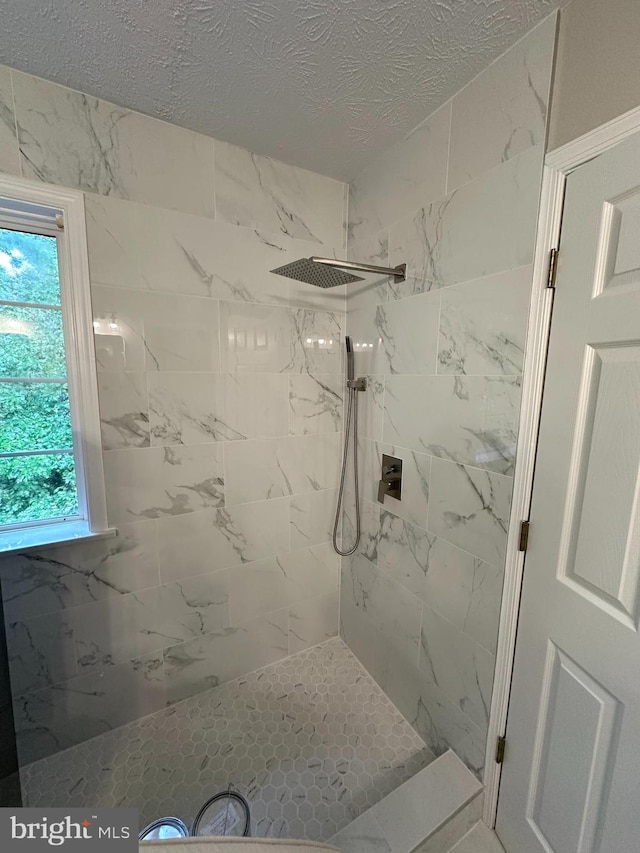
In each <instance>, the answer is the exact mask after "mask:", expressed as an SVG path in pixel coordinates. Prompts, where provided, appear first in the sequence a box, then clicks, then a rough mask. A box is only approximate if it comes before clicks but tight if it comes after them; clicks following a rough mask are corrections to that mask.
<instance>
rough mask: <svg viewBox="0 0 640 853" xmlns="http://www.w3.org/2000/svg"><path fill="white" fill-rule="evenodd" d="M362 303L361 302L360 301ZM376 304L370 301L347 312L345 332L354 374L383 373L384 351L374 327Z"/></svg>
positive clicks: (369, 374)
mask: <svg viewBox="0 0 640 853" xmlns="http://www.w3.org/2000/svg"><path fill="white" fill-rule="evenodd" d="M360 304H362V303H360ZM376 309H377V305H376V304H374V303H373V302H370V303H368V304H366V305H364V304H363V307H361V308H354V309H353V310H350V311H349V312H348V314H347V334H348V335H349V336H350V337H351V343H352V346H353V365H354V370H355V373H356V376H371V375H375V374H380V375H384V373H385V364H386V361H385V359H384V352H383V350H382V347H381V342H380V340H379V338H378V329H377V328H376Z"/></svg>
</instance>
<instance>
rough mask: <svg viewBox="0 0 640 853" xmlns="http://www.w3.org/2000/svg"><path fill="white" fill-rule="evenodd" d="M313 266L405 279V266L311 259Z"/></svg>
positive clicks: (332, 259) (399, 279)
mask: <svg viewBox="0 0 640 853" xmlns="http://www.w3.org/2000/svg"><path fill="white" fill-rule="evenodd" d="M309 260H310V261H313V263H314V264H325V266H328V267H338V269H343V270H357V271H358V272H378V273H381V274H382V275H392V276H393V277H394V279H395V280H396V281H405V280H406V278H407V265H406V264H398V266H397V267H377V266H375V265H374V264H354V263H353V261H338V260H336V259H335V258H317V257H311V258H309Z"/></svg>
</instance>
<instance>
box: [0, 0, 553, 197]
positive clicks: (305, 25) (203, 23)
mask: <svg viewBox="0 0 640 853" xmlns="http://www.w3.org/2000/svg"><path fill="white" fill-rule="evenodd" d="M560 5H565V2H564V0H375V2H372V0H349V2H345V0H241V2H240V0H153V2H152V1H151V0H146V1H145V0H136V2H131V0H111V1H110V2H109V3H96V2H95V0H60V2H56V3H53V2H47V3H43V4H38V8H36V6H35V5H34V4H32V3H25V2H23V0H7V2H5V3H4V4H3V13H2V18H3V20H2V28H1V29H0V56H1V57H2V60H1V61H2V62H3V63H6V64H7V65H11V66H13V67H15V68H19V69H21V70H24V71H28V72H30V73H32V74H36V75H39V76H42V77H45V78H46V79H49V80H53V81H55V82H57V83H61V84H64V85H67V86H70V87H72V88H75V89H79V90H81V91H83V92H87V93H89V94H92V95H96V96H98V97H101V98H104V99H106V100H109V101H112V102H113V103H116V104H119V105H122V106H126V107H129V108H132V109H135V110H139V111H141V112H144V113H148V114H149V115H153V116H156V117H158V118H163V119H166V120H168V121H170V122H174V123H176V124H180V125H183V126H185V127H189V128H193V129H195V130H198V131H201V132H203V133H207V134H210V135H213V136H215V137H217V138H219V139H224V140H227V141H229V142H233V143H235V144H238V145H241V146H244V147H245V148H248V149H250V150H252V151H256V152H259V153H262V154H267V155H269V156H272V157H276V158H278V159H281V160H284V161H285V162H288V163H292V164H294V165H298V166H303V167H305V168H307V169H312V170H314V171H317V172H321V173H323V174H327V175H331V176H334V177H337V178H340V179H347V180H348V179H351V178H352V177H354V175H355V174H357V173H358V172H360V171H361V170H362V169H363V168H364V167H365V166H366V165H367V164H368V163H369V162H370V161H371V160H373V159H374V157H375V156H376V155H377V154H379V153H380V152H382V151H384V150H385V149H386V148H388V147H389V146H390V145H391V144H393V143H394V142H396V141H398V140H399V139H401V138H403V137H404V136H405V135H406V134H407V133H408V132H409V131H410V130H412V129H413V128H414V127H415V126H416V125H417V124H419V123H420V122H421V121H422V120H424V118H425V117H426V116H428V115H429V114H430V113H432V112H433V111H434V109H436V108H437V107H438V106H440V105H441V104H442V103H444V101H446V100H447V98H449V97H450V96H451V95H453V94H454V93H455V92H457V91H459V89H460V88H461V87H462V86H463V85H465V84H466V83H467V82H468V81H469V80H471V78H472V77H473V76H474V75H475V74H477V73H478V72H479V71H481V70H482V69H483V68H484V67H486V66H487V65H488V64H489V63H490V62H491V61H493V60H494V59H495V58H496V57H498V56H499V55H500V54H501V53H503V52H504V51H505V50H506V49H507V48H508V47H509V46H510V45H511V44H513V43H514V42H515V41H516V40H517V39H518V38H520V37H521V36H522V35H524V33H525V32H526V31H527V30H529V29H530V28H531V27H532V26H533V25H534V24H535V23H536V22H537V21H539V20H541V19H542V18H543V17H545V16H546V15H547V14H548V13H549V12H550V11H552V10H553V9H554V8H556V7H557V6H560Z"/></svg>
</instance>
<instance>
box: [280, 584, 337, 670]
mask: <svg viewBox="0 0 640 853" xmlns="http://www.w3.org/2000/svg"><path fill="white" fill-rule="evenodd" d="M336 587H337V584H336ZM337 633H338V590H337V588H336V589H335V590H333V592H329V593H326V594H325V595H318V596H315V597H314V598H307V599H305V600H304V601H298V602H296V604H294V605H293V606H292V607H290V608H289V654H290V655H293V654H296V653H297V652H301V651H302V650H303V649H308V648H310V647H311V646H315V645H317V644H318V643H323V642H324V641H325V640H328V639H329V638H330V637H335V636H336V635H337Z"/></svg>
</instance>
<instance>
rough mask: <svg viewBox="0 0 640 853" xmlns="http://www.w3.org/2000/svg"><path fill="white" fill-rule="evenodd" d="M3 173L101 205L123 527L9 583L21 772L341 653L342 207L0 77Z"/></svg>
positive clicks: (229, 152)
mask: <svg viewBox="0 0 640 853" xmlns="http://www.w3.org/2000/svg"><path fill="white" fill-rule="evenodd" d="M0 170H2V171H5V172H8V173H11V174H20V173H21V174H22V175H23V176H24V177H27V178H29V179H32V180H43V181H46V182H50V183H55V184H61V185H64V186H70V187H74V188H79V189H81V190H84V191H85V203H86V212H87V232H88V244H89V264H90V274H91V284H92V300H93V308H94V329H95V345H96V358H97V369H98V388H99V398H100V412H101V421H102V442H103V450H104V467H105V477H106V486H107V502H108V513H109V522H110V523H111V524H112V525H116V526H117V527H118V536H117V537H115V538H111V539H104V540H99V541H95V542H89V543H79V544H72V545H63V546H59V547H56V548H50V549H43V550H40V551H37V552H32V553H30V554H20V555H17V556H12V557H8V558H5V559H3V560H2V561H0V571H1V573H2V578H3V591H4V595H5V602H4V606H5V610H6V614H7V629H8V634H9V638H8V639H9V655H10V659H11V675H12V679H13V692H14V700H15V706H16V721H17V727H18V738H19V743H20V753H21V760H22V762H23V763H24V762H28V761H33V760H34V759H37V758H40V757H43V756H46V755H49V754H52V753H55V752H57V751H59V750H60V749H65V748H67V747H69V746H72V745H73V744H76V743H79V742H81V741H83V740H86V739H87V738H90V737H93V736H95V735H97V734H100V733H102V732H104V731H107V730H109V729H111V728H114V727H116V726H119V725H122V724H123V723H125V722H127V721H130V720H135V719H137V718H139V717H141V716H144V715H145V714H148V713H150V712H152V711H156V710H158V709H159V708H162V707H164V706H165V705H166V704H171V703H172V702H174V701H177V700H180V699H184V698H185V697H187V696H192V695H194V694H197V693H198V692H200V691H202V690H205V689H208V688H210V687H212V686H215V685H217V684H221V683H223V682H225V681H227V680H229V679H232V678H236V677H238V676H240V675H243V674H244V673H247V672H250V671H252V670H255V669H257V668H258V667H262V666H264V665H266V664H270V663H273V662H274V661H277V660H279V659H281V658H283V657H286V656H288V655H289V654H292V653H297V652H299V651H301V650H302V649H305V648H307V647H309V646H313V645H315V644H317V643H320V642H322V641H324V640H325V639H327V638H328V637H331V636H333V635H335V634H336V633H337V630H338V592H339V563H338V558H337V556H336V555H335V554H334V553H333V551H332V549H331V546H330V544H329V540H330V537H331V530H332V516H333V511H334V507H335V500H336V486H337V478H338V473H339V462H340V459H339V457H340V432H341V429H342V408H343V369H344V365H343V359H342V345H341V338H342V337H343V335H344V326H345V315H344V309H345V292H344V289H342V288H336V289H334V290H332V291H330V292H326V291H320V290H316V289H314V288H309V286H308V285H304V284H299V283H297V282H293V281H290V280H288V279H286V278H282V277H279V276H275V275H271V274H270V272H269V271H270V270H271V269H273V268H274V267H276V266H280V265H282V264H285V263H287V262H289V261H293V260H295V259H297V258H300V257H303V256H309V255H312V254H318V255H339V256H340V255H342V256H343V255H344V252H345V239H346V230H345V210H346V194H347V193H346V189H347V188H346V187H345V185H343V184H341V183H339V182H336V181H334V180H331V179H329V178H325V177H323V176H320V175H316V174H313V173H310V172H306V171H304V170H302V169H298V168H295V167H291V166H288V165H285V164H283V163H279V162H276V161H273V160H270V159H269V158H266V157H258V156H256V155H253V154H251V153H250V152H248V151H243V150H241V149H238V148H234V147H233V146H230V145H227V144H224V143H218V142H216V141H214V140H213V139H210V138H208V137H205V136H202V135H200V134H197V133H193V132H192V131H188V130H185V129H183V128H178V127H175V126H172V125H169V124H166V123H163V122H159V121H156V120H154V119H151V118H148V117H146V116H143V115H139V114H136V113H131V112H129V111H127V110H124V109H121V108H119V107H115V106H113V105H111V104H107V103H104V102H101V101H98V100H96V99H94V98H90V97H88V96H85V95H83V94H81V93H78V92H73V91H70V90H68V89H64V88H62V87H59V86H56V85H54V84H52V83H49V82H46V81H43V80H38V79H35V78H33V77H30V76H28V75H25V74H22V73H19V72H13V71H10V70H9V69H6V68H0Z"/></svg>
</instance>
